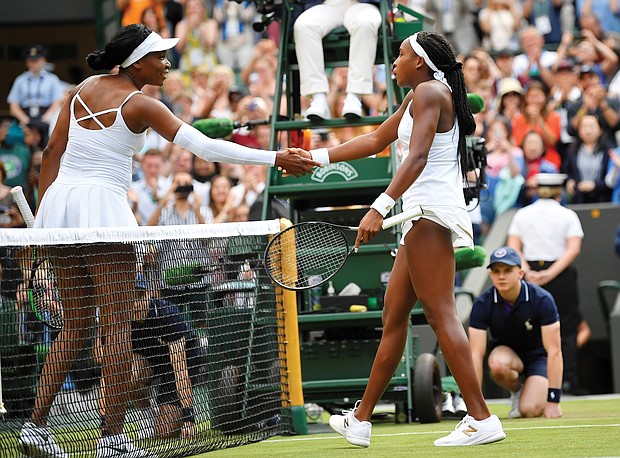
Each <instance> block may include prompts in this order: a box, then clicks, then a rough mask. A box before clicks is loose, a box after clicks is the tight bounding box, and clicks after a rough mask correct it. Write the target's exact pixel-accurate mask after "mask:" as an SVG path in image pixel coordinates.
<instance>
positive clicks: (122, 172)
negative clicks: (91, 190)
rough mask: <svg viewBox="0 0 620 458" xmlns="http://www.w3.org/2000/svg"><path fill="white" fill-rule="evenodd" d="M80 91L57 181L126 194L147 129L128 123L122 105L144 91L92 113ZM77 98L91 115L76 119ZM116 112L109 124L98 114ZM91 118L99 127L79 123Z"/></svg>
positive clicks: (135, 92) (73, 103)
mask: <svg viewBox="0 0 620 458" xmlns="http://www.w3.org/2000/svg"><path fill="white" fill-rule="evenodd" d="M86 84H88V83H86ZM86 84H84V85H83V86H82V88H80V91H81V90H82V89H84V87H85V86H86ZM80 91H78V93H77V94H75V96H74V97H73V99H72V100H71V105H70V110H71V119H70V124H69V139H68V142H67V147H66V150H65V153H64V154H63V156H62V160H61V164H60V170H59V171H58V178H57V179H56V181H57V182H58V183H61V184H74V185H75V184H91V185H101V186H105V187H106V188H107V189H108V190H109V191H113V192H118V193H122V194H124V195H126V194H127V190H128V189H129V185H130V184H131V167H132V158H133V155H134V153H136V152H139V151H140V150H141V149H142V147H143V146H144V141H145V138H146V133H140V134H136V133H134V132H132V131H131V130H130V129H129V127H127V125H126V124H125V120H124V119H123V115H122V113H121V109H122V108H123V105H125V103H127V101H128V100H129V99H130V98H131V97H133V96H134V95H135V94H141V91H134V92H131V93H130V94H129V95H127V97H126V98H125V100H124V101H123V102H122V103H121V104H120V106H118V107H117V108H110V109H107V110H102V111H99V112H97V113H93V112H92V111H91V110H90V108H88V106H87V105H86V103H84V101H83V100H82V98H81V97H80ZM76 101H79V103H80V104H81V105H82V106H83V107H84V108H85V109H86V111H87V112H88V113H89V114H88V115H86V116H83V117H81V118H79V119H76V117H75V109H74V106H75V103H76ZM113 112H116V119H115V120H114V123H112V125H110V126H109V127H105V126H104V125H103V123H101V121H99V119H98V118H97V117H98V116H100V115H103V114H106V113H113ZM91 118H92V119H93V120H95V122H96V123H97V124H99V127H100V129H96V130H95V129H86V128H84V127H82V126H80V125H79V122H81V121H84V120H86V119H91Z"/></svg>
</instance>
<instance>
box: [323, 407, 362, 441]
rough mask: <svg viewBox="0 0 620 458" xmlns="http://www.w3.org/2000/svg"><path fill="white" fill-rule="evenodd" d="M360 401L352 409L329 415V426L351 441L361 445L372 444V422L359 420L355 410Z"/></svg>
mask: <svg viewBox="0 0 620 458" xmlns="http://www.w3.org/2000/svg"><path fill="white" fill-rule="evenodd" d="M359 403H360V401H357V402H356V403H355V407H353V409H351V410H343V411H342V415H332V416H331V417H329V426H331V427H332V429H333V430H334V431H336V432H337V433H338V434H340V435H342V436H344V438H345V439H346V440H348V441H349V443H351V444H353V445H357V446H359V447H368V446H369V445H370V433H371V432H372V424H371V423H370V422H369V421H359V420H358V419H357V418H355V411H356V410H357V406H358V405H359Z"/></svg>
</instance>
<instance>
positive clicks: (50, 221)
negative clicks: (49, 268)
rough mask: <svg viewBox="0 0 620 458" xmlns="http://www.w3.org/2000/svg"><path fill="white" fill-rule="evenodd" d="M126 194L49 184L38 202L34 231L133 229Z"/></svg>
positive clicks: (132, 219)
mask: <svg viewBox="0 0 620 458" xmlns="http://www.w3.org/2000/svg"><path fill="white" fill-rule="evenodd" d="M137 225H138V223H137V221H136V218H135V216H134V214H133V212H132V211H131V208H130V207H129V203H128V202H127V194H126V193H123V192H122V191H121V190H118V189H108V188H107V187H105V186H101V185H89V184H64V183H58V182H57V181H56V182H54V183H52V184H51V185H50V187H49V188H47V191H45V195H44V196H43V199H42V200H41V203H40V205H39V208H38V210H37V216H36V218H35V222H34V227H36V228H58V227H134V226H137Z"/></svg>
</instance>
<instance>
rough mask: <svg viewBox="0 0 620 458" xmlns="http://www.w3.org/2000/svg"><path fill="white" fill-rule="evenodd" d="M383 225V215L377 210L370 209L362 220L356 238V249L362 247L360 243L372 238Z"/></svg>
mask: <svg viewBox="0 0 620 458" xmlns="http://www.w3.org/2000/svg"><path fill="white" fill-rule="evenodd" d="M382 225H383V217H382V216H381V215H380V214H379V212H378V211H377V210H374V209H370V210H369V211H368V213H366V215H364V217H363V218H362V220H361V221H360V225H359V229H358V230H357V237H356V238H355V251H357V249H358V248H359V247H360V244H362V243H367V242H369V241H370V240H372V239H373V238H374V237H375V235H377V233H378V232H379V231H380V230H381V226H382Z"/></svg>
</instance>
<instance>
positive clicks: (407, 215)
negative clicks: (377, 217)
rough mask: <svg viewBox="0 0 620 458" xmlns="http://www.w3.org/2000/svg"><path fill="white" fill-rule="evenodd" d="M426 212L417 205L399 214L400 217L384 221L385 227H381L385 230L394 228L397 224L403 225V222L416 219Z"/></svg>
mask: <svg viewBox="0 0 620 458" xmlns="http://www.w3.org/2000/svg"><path fill="white" fill-rule="evenodd" d="M423 214H424V211H423V210H422V207H420V206H419V205H416V206H415V207H413V208H411V209H409V210H407V211H404V212H402V213H399V214H398V215H394V216H390V217H389V218H386V219H385V220H383V225H382V226H381V227H382V228H383V229H388V228H390V227H392V226H396V225H397V224H400V223H402V222H403V221H407V220H409V219H412V218H415V217H416V216H420V215H423Z"/></svg>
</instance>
